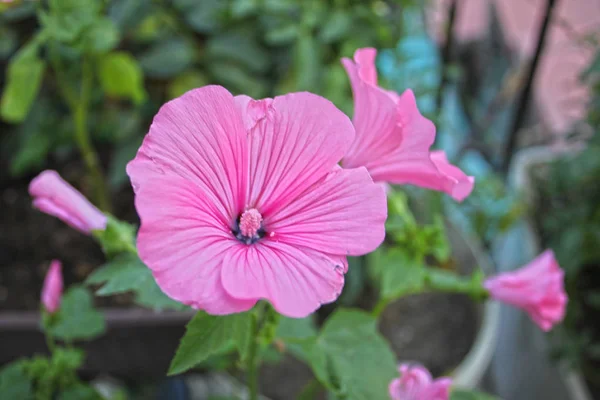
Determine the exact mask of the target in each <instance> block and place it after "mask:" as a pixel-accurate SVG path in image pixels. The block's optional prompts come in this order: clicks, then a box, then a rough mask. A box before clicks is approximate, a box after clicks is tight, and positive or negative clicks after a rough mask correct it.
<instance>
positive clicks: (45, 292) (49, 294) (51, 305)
mask: <svg viewBox="0 0 600 400" xmlns="http://www.w3.org/2000/svg"><path fill="white" fill-rule="evenodd" d="M62 291H63V278H62V265H61V263H60V261H58V260H53V261H52V262H51V263H50V268H49V269H48V272H47V273H46V278H45V279H44V287H43V288H42V304H43V305H44V307H45V308H46V310H47V311H48V312H50V313H55V312H56V311H58V308H59V307H60V298H61V296H62Z"/></svg>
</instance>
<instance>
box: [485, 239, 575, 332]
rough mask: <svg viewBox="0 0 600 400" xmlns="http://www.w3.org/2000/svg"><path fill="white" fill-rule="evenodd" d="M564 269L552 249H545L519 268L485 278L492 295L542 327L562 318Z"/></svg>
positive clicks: (546, 329) (550, 326)
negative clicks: (523, 312)
mask: <svg viewBox="0 0 600 400" xmlns="http://www.w3.org/2000/svg"><path fill="white" fill-rule="evenodd" d="M563 279H564V272H563V270H562V269H561V268H560V266H559V265H558V262H557V261H556V258H554V252H552V250H546V251H545V252H543V253H542V254H540V255H539V256H538V257H536V258H535V259H534V260H533V261H531V262H530V263H529V264H527V265H525V266H524V267H523V268H521V269H519V270H517V271H513V272H506V273H503V274H500V275H498V276H494V277H491V278H488V279H487V280H486V281H485V282H484V287H485V288H486V289H487V290H488V292H489V293H490V296H491V297H492V298H493V299H496V300H499V301H501V302H503V303H506V304H510V305H513V306H515V307H518V308H521V309H523V310H525V312H527V313H528V314H529V316H530V317H531V319H532V320H533V321H534V322H535V323H536V324H537V325H538V326H539V327H540V328H542V329H543V330H544V331H549V330H550V329H552V327H553V326H554V325H555V324H557V323H559V322H560V321H562V319H563V318H564V316H565V309H566V306H567V301H568V298H567V294H566V293H565V289H564V281H563Z"/></svg>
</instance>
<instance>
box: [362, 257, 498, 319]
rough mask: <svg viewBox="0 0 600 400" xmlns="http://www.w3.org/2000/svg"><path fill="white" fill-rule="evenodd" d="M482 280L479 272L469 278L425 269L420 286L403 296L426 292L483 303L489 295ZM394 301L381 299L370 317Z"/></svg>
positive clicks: (378, 314)
mask: <svg viewBox="0 0 600 400" xmlns="http://www.w3.org/2000/svg"><path fill="white" fill-rule="evenodd" d="M482 280H483V274H482V273H481V271H480V270H477V271H476V272H475V273H473V274H472V275H471V276H461V275H458V274H456V273H454V272H449V271H444V270H442V269H438V268H425V277H424V279H423V284H422V286H421V287H419V288H418V289H416V290H413V291H410V292H407V293H405V294H404V295H409V294H419V293H426V292H442V293H462V294H466V295H468V296H470V297H471V298H472V299H473V300H476V301H484V300H487V298H488V297H489V293H488V291H487V290H486V289H485V288H484V287H483V284H482ZM394 300H396V298H387V297H382V298H381V299H379V301H378V302H377V304H375V307H373V310H371V315H372V316H374V317H379V316H380V315H381V313H382V312H383V310H385V308H386V307H387V306H388V304H389V303H391V302H392V301H394Z"/></svg>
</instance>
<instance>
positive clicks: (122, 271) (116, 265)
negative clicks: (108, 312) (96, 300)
mask: <svg viewBox="0 0 600 400" xmlns="http://www.w3.org/2000/svg"><path fill="white" fill-rule="evenodd" d="M86 284H91V285H94V284H103V285H102V286H101V287H100V288H99V289H98V291H97V292H96V294H97V295H98V296H110V295H114V294H119V293H125V292H129V291H131V292H133V293H135V298H134V301H135V303H136V304H138V305H141V306H143V307H146V308H151V309H153V310H164V309H172V310H184V309H187V308H188V307H187V306H185V305H184V304H181V303H179V302H177V301H175V300H173V299H171V298H169V297H168V296H167V295H166V294H164V293H163V292H162V291H161V290H160V288H159V287H158V285H157V284H156V281H155V280H154V277H153V276H152V271H151V270H150V269H149V268H148V267H146V266H145V265H144V263H143V262H142V261H141V260H140V259H139V257H138V256H137V255H135V254H131V253H125V254H122V255H120V256H118V257H116V258H114V259H113V260H112V261H110V262H108V263H106V264H104V265H103V266H102V267H101V268H100V269H98V270H96V271H94V272H93V273H92V274H91V275H90V276H89V277H88V278H87V280H86Z"/></svg>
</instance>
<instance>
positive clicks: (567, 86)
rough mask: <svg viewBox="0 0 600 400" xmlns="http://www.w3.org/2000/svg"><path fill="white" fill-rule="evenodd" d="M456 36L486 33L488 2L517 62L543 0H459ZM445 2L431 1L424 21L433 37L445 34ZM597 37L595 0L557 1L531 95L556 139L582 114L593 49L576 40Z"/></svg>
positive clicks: (527, 54) (599, 8)
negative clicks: (584, 73) (586, 72)
mask: <svg viewBox="0 0 600 400" xmlns="http://www.w3.org/2000/svg"><path fill="white" fill-rule="evenodd" d="M458 1H459V7H460V8H459V13H458V14H457V17H456V26H455V29H456V30H455V36H456V38H457V40H458V41H460V42H466V41H470V40H476V39H478V38H480V37H482V36H484V35H486V34H487V32H488V26H489V20H490V14H489V6H490V4H491V3H493V4H494V6H495V7H496V9H497V11H498V17H499V19H500V23H501V25H502V27H503V31H504V34H505V37H506V42H507V45H508V46H509V47H510V48H511V49H512V50H513V51H514V52H515V53H516V54H518V55H519V57H520V58H521V59H522V60H529V59H530V58H531V57H532V56H533V52H534V50H535V45H536V41H537V33H538V30H539V24H540V23H541V17H542V13H543V12H544V8H545V4H546V1H547V0H458ZM448 4H449V1H448V0H433V1H431V2H430V10H429V11H428V22H429V24H430V25H429V26H430V32H431V34H432V35H433V37H434V38H435V39H436V40H438V41H439V40H442V39H443V37H444V29H445V28H444V27H445V23H446V16H447V7H448ZM591 33H595V34H596V36H597V37H600V1H596V0H558V1H557V9H556V10H555V12H554V18H553V23H552V26H551V28H550V33H549V34H550V37H549V38H548V42H547V47H546V50H545V52H544V55H543V58H542V60H541V64H540V66H539V70H538V75H537V77H536V81H535V88H534V98H535V101H536V104H537V107H538V109H539V111H540V113H541V116H542V120H543V123H544V124H545V125H546V127H547V128H549V130H550V131H552V132H551V134H554V135H556V136H557V139H559V138H560V136H561V134H562V133H565V131H567V130H568V129H569V127H570V126H571V125H572V124H573V122H575V121H577V120H579V119H581V117H582V116H583V115H584V113H585V104H586V102H587V99H588V94H587V90H586V88H585V87H584V86H582V85H581V84H580V83H579V81H578V78H579V75H580V73H581V72H582V71H583V70H584V69H585V68H586V66H587V65H588V64H589V62H590V61H591V59H592V57H593V54H594V50H593V49H592V48H590V47H589V46H588V45H586V44H584V43H581V38H582V37H583V36H584V35H586V34H591Z"/></svg>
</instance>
